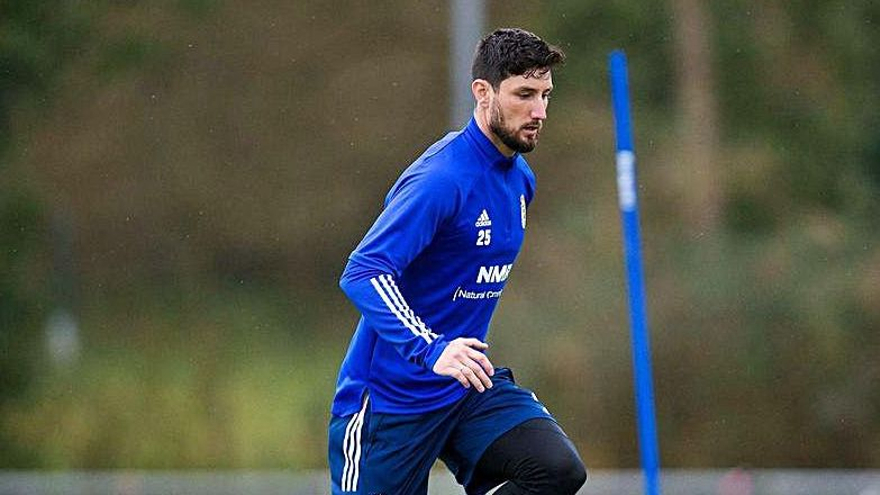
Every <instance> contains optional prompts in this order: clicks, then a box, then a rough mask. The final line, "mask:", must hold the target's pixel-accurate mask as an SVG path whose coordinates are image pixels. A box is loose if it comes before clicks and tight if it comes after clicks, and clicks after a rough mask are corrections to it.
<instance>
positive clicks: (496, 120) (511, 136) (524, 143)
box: [489, 100, 541, 153]
mask: <svg viewBox="0 0 880 495" xmlns="http://www.w3.org/2000/svg"><path fill="white" fill-rule="evenodd" d="M523 127H534V128H536V130H537V132H536V133H535V137H534V138H533V139H519V138H517V137H516V134H517V132H518V131H519V130H521V129H522V127H520V129H512V130H511V129H508V127H507V122H506V121H505V120H504V113H503V112H502V111H501V105H500V104H498V100H495V104H494V105H492V109H491V110H490V111H489V130H491V131H492V133H493V134H495V135H496V136H498V139H500V140H501V142H502V143H504V145H505V146H507V147H508V148H510V149H512V150H513V151H515V152H517V153H528V152H529V151H532V150H533V149H535V145H537V144H538V134H539V133H540V130H541V124H540V122H530V123H528V124H526V125H525V126H523Z"/></svg>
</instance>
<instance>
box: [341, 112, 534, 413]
mask: <svg viewBox="0 0 880 495" xmlns="http://www.w3.org/2000/svg"><path fill="white" fill-rule="evenodd" d="M534 191H535V176H534V174H533V173H532V171H531V169H530V168H529V166H528V164H527V163H526V161H525V159H524V158H523V157H522V156H521V155H519V154H515V155H514V156H513V157H510V158H508V157H505V156H504V155H503V154H501V152H499V151H498V149H497V148H496V147H495V146H494V145H493V144H492V142H491V141H489V139H488V138H487V137H486V136H485V135H484V134H483V133H482V131H481V130H480V128H479V127H478V126H477V124H476V122H475V121H474V120H473V119H471V121H470V122H469V123H468V125H467V126H466V127H465V128H464V129H463V130H461V131H458V132H452V133H449V134H448V135H447V136H446V137H444V138H443V139H441V140H440V141H438V142H436V143H434V144H433V145H432V146H431V147H429V148H428V149H427V150H426V151H425V153H424V154H423V155H422V156H420V157H419V158H418V159H417V160H416V161H415V162H413V163H412V164H411V165H410V166H409V167H408V168H407V169H406V170H405V171H404V172H403V174H402V175H401V176H400V178H399V179H398V180H397V182H396V183H395V184H394V186H393V187H392V188H391V190H390V191H389V192H388V195H387V197H386V198H385V208H384V209H383V211H382V213H381V214H380V215H379V217H378V218H377V219H376V222H375V223H374V224H373V226H372V227H371V228H370V230H369V231H368V232H367V234H366V235H365V236H364V238H363V240H362V241H361V242H360V244H358V246H357V248H356V249H355V250H354V252H352V253H351V256H350V257H349V259H348V264H347V265H346V267H345V271H344V272H343V274H342V278H341V280H340V287H341V288H342V290H343V291H344V292H345V294H346V295H347V296H348V297H349V299H351V301H352V302H353V303H354V305H355V306H356V307H357V308H358V310H360V312H361V315H362V316H361V318H360V321H358V324H357V327H356V328H355V331H354V335H353V336H352V339H351V342H350V344H349V347H348V352H347V354H346V356H345V359H344V360H343V362H342V367H341V369H340V372H339V378H338V380H337V384H336V396H335V398H334V400H333V406H332V413H333V414H336V415H340V416H345V415H348V414H352V413H355V412H357V411H358V410H359V409H360V407H361V400H362V397H363V393H364V391H365V390H368V391H369V394H370V400H371V402H372V407H373V411H375V412H380V413H397V414H415V413H422V412H427V411H431V410H435V409H439V408H441V407H443V406H446V405H448V404H451V403H453V402H455V401H457V400H458V399H460V398H461V397H462V396H464V394H465V393H466V391H467V390H466V389H465V388H464V387H463V386H462V385H461V384H460V383H459V382H458V381H457V380H455V379H454V378H451V377H447V376H441V375H437V374H436V373H434V372H433V371H432V367H433V366H434V363H435V362H436V361H437V358H439V357H440V354H441V353H442V352H443V349H444V348H445V347H446V345H447V344H448V343H449V342H450V341H452V340H454V339H456V338H458V337H473V338H476V339H479V340H481V341H485V339H486V334H487V332H488V330H489V322H490V320H491V318H492V313H493V311H494V310H495V307H496V305H497V304H498V298H499V297H500V296H501V293H502V291H503V290H504V286H505V283H506V281H507V277H508V275H509V274H510V271H511V268H512V267H513V264H514V262H515V261H516V257H517V254H518V253H519V250H520V246H521V245H522V241H523V235H524V233H525V228H526V208H527V206H528V205H529V203H530V202H531V200H532V197H533V195H534Z"/></svg>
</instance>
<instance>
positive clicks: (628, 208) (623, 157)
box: [609, 50, 660, 495]
mask: <svg viewBox="0 0 880 495" xmlns="http://www.w3.org/2000/svg"><path fill="white" fill-rule="evenodd" d="M609 71H610V74H611V101H612V106H613V108H614V122H615V127H616V132H617V191H618V195H619V201H620V216H621V220H622V222H623V248H624V254H625V257H626V276H627V288H628V289H629V310H630V320H631V324H632V345H633V347H632V349H633V364H634V366H635V386H636V408H637V410H638V430H639V451H640V453H641V458H642V469H643V470H644V472H645V493H646V494H647V495H659V494H660V459H659V458H660V456H659V454H658V449H657V425H656V421H655V414H654V388H653V385H652V378H651V346H650V342H649V339H648V323H647V318H646V316H645V315H646V310H645V280H644V275H643V273H642V253H641V241H640V239H639V205H638V195H637V188H636V155H635V153H634V151H633V139H632V127H631V125H630V115H629V84H628V82H627V70H626V55H625V54H624V53H623V52H622V51H620V50H616V51H613V52H611V56H610V58H609Z"/></svg>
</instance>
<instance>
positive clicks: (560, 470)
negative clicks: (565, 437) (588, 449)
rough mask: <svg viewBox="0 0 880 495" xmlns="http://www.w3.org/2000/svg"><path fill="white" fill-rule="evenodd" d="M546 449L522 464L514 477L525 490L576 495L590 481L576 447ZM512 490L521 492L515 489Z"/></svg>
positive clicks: (515, 481)
mask: <svg viewBox="0 0 880 495" xmlns="http://www.w3.org/2000/svg"><path fill="white" fill-rule="evenodd" d="M565 444H567V445H560V447H561V448H557V449H554V450H545V451H543V452H540V453H538V454H537V455H532V456H529V457H528V458H526V459H525V462H523V463H522V464H520V466H519V469H517V472H516V474H515V475H514V476H513V478H512V480H511V481H513V482H514V484H516V485H517V486H518V487H519V488H520V489H521V490H522V493H529V494H535V495H574V494H575V493H577V491H578V490H579V489H580V488H581V487H582V486H583V485H584V483H585V482H586V481H587V470H586V467H584V463H583V461H581V458H580V457H579V456H578V454H577V451H575V450H574V447H573V446H571V445H570V444H569V442H567V441H566V442H565ZM511 493H521V492H519V491H512V492H511Z"/></svg>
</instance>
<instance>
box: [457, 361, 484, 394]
mask: <svg viewBox="0 0 880 495" xmlns="http://www.w3.org/2000/svg"><path fill="white" fill-rule="evenodd" d="M474 367H476V368H477V369H479V367H478V366H476V363H474ZM461 372H462V373H464V376H465V377H466V378H467V379H468V381H469V382H471V383H472V384H473V386H474V388H476V389H477V392H480V393H483V392H484V391H485V390H486V386H485V385H483V381H482V380H481V379H480V377H479V376H478V375H477V371H476V370H474V368H472V367H470V366H466V365H462V367H461ZM479 372H480V373H482V372H483V370H480V371H479ZM483 374H485V373H483Z"/></svg>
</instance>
